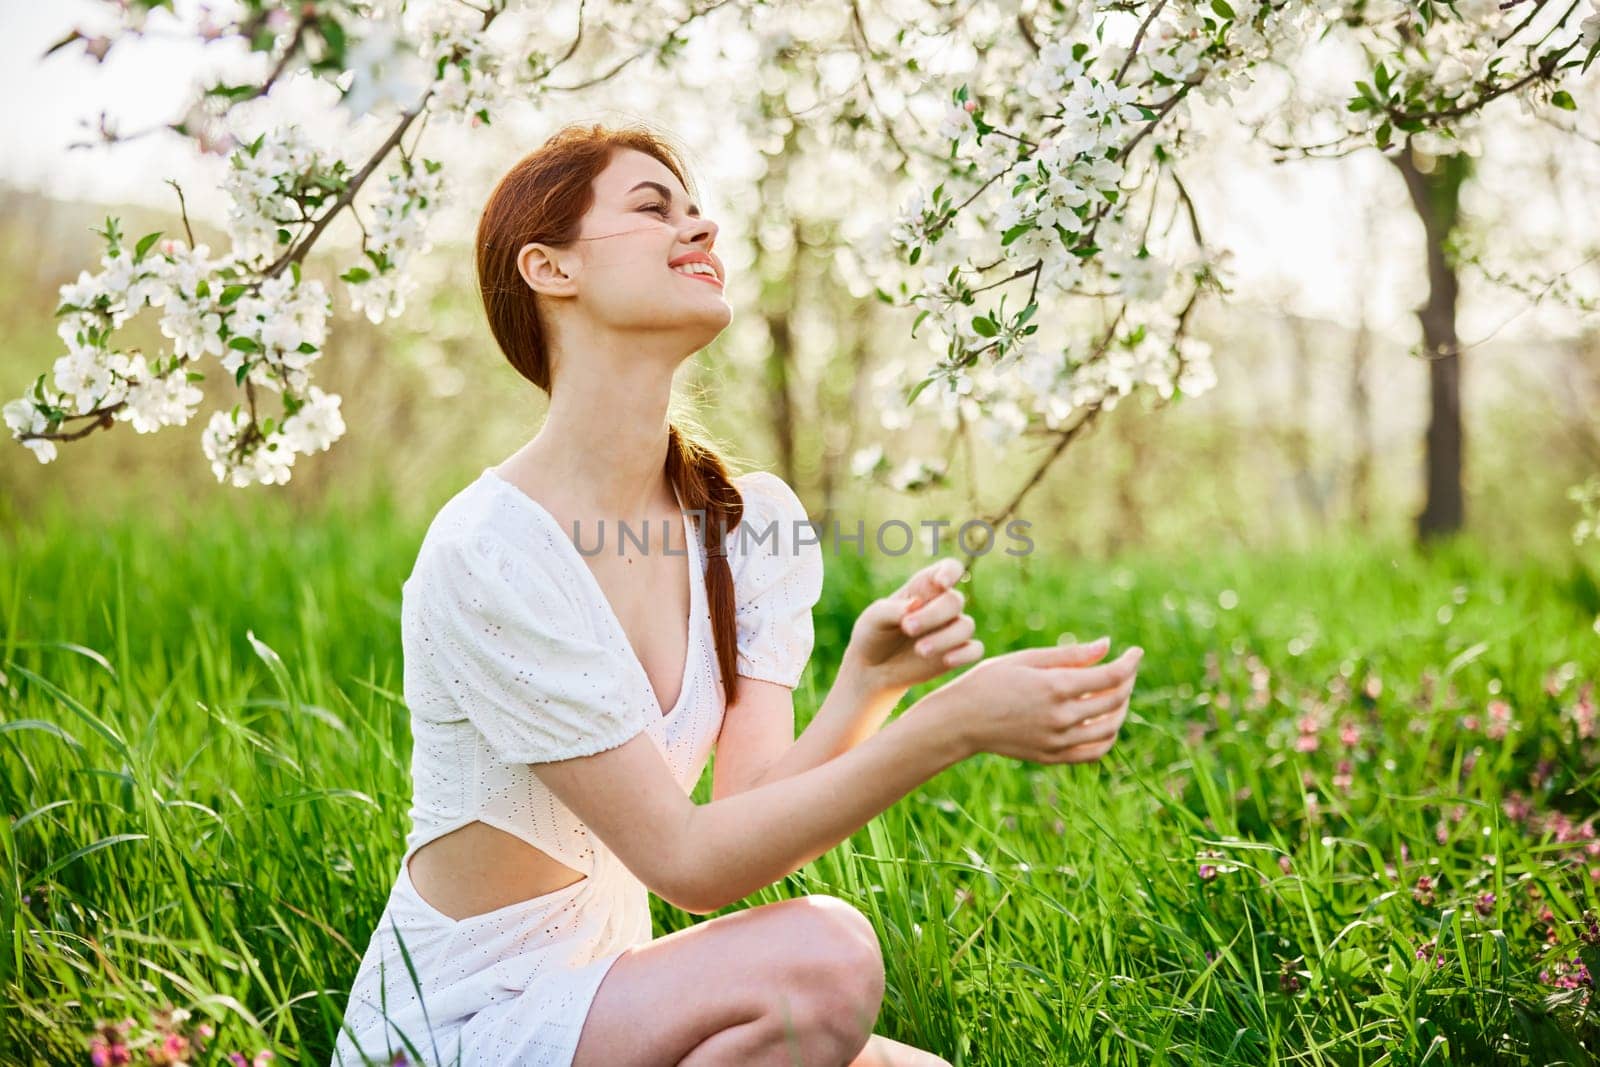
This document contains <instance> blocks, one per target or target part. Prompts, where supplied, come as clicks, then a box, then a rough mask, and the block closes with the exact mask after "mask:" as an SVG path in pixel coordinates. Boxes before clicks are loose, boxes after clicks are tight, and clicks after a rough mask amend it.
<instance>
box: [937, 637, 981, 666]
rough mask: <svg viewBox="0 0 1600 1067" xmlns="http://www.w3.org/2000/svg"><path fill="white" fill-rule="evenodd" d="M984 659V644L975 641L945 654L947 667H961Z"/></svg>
mask: <svg viewBox="0 0 1600 1067" xmlns="http://www.w3.org/2000/svg"><path fill="white" fill-rule="evenodd" d="M982 658H983V642H982V641H978V640H976V639H974V640H972V641H968V642H966V643H965V644H963V645H961V646H960V647H958V648H953V649H951V650H950V651H949V652H946V653H945V654H944V665H945V666H946V667H961V666H964V665H966V664H968V663H976V662H978V661H979V660H980V659H982Z"/></svg>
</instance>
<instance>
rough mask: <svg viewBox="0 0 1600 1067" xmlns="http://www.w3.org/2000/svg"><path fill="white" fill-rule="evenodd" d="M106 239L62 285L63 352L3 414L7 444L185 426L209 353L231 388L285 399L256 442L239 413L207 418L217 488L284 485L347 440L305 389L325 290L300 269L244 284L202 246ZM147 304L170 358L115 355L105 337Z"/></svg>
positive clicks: (40, 448)
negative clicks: (88, 263)
mask: <svg viewBox="0 0 1600 1067" xmlns="http://www.w3.org/2000/svg"><path fill="white" fill-rule="evenodd" d="M105 237H106V241H107V249H106V252H105V254H104V255H103V256H102V257H101V261H100V263H101V268H102V269H101V271H100V272H99V273H98V274H92V275H91V274H90V273H89V272H87V271H84V272H82V273H81V274H80V275H79V276H78V279H77V281H75V282H70V283H68V284H66V285H63V286H62V287H61V294H60V296H61V299H60V304H59V306H58V309H57V315H58V317H59V319H60V323H59V325H58V327H57V329H58V333H59V335H60V337H61V339H62V341H63V342H64V343H65V344H66V346H67V352H66V354H65V355H62V356H61V357H59V358H58V359H57V360H56V362H55V365H54V367H53V368H52V373H51V374H50V375H49V376H48V377H46V376H44V375H41V376H40V378H39V379H38V380H37V381H36V382H35V383H34V386H33V387H32V388H31V389H30V390H29V391H28V392H27V393H26V394H25V395H23V396H21V397H18V398H17V399H15V400H12V401H9V402H8V403H7V404H6V405H5V407H4V418H5V423H6V426H7V428H8V429H9V430H10V431H11V433H12V435H13V436H14V437H18V438H21V437H23V436H24V435H34V434H43V433H52V432H59V427H60V426H61V424H62V423H63V422H64V421H66V420H67V419H71V418H74V417H83V416H91V417H92V416H96V415H101V416H109V417H110V418H111V419H113V420H115V421H118V422H127V423H131V424H132V426H133V428H134V430H135V431H136V432H138V433H152V432H154V431H156V430H158V429H160V428H162V427H163V426H183V425H185V424H187V423H188V421H189V420H190V418H192V417H193V416H194V414H195V412H196V410H197V409H198V407H199V405H200V402H201V401H202V400H203V399H204V394H203V393H202V392H201V391H200V389H199V388H197V387H196V386H195V385H194V384H193V383H194V381H196V380H198V379H199V378H201V377H203V375H202V374H201V373H200V372H198V371H195V370H193V369H192V365H193V363H194V362H195V361H196V360H198V359H200V358H201V357H203V356H207V355H210V356H217V357H220V362H221V364H222V366H223V368H224V369H226V370H227V371H228V372H229V373H230V375H232V376H233V378H234V380H235V381H236V382H238V381H243V380H244V379H245V378H248V379H249V381H250V382H252V383H254V384H258V385H264V386H267V387H269V388H271V389H274V390H277V391H279V392H282V393H283V394H284V408H285V411H286V412H287V413H288V417H287V418H286V419H285V420H284V422H283V424H282V425H281V426H279V427H278V428H277V429H276V430H273V429H272V427H271V420H270V419H268V420H267V421H266V424H265V425H266V426H267V431H266V432H265V433H264V434H263V433H262V432H261V431H260V429H259V428H256V429H255V430H254V431H253V432H252V431H251V422H250V420H249V419H248V418H246V419H244V420H243V421H240V419H239V414H238V409H237V408H236V409H235V411H234V413H233V414H231V415H230V414H223V413H218V414H217V415H215V416H213V418H212V420H211V424H210V426H209V427H208V428H207V431H206V433H205V435H204V438H203V443H204V447H205V451H206V455H207V457H208V458H210V459H211V460H212V465H213V470H214V471H215V472H216V474H217V478H218V480H219V481H220V480H225V479H227V478H229V477H231V478H232V480H233V483H234V484H235V485H246V484H251V483H252V482H269V483H270V482H276V481H280V480H281V478H282V477H283V476H285V475H284V472H286V471H287V469H288V467H289V465H290V464H292V463H293V462H294V456H295V454H296V453H299V452H311V451H318V450H321V449H325V448H327V447H328V445H329V444H331V443H332V442H333V440H335V439H337V438H338V436H339V435H340V434H342V433H343V432H344V425H343V423H342V422H341V421H340V419H339V413H338V406H339V398H338V397H337V396H328V395H326V394H324V393H323V392H322V391H321V390H320V389H318V388H317V387H316V386H314V385H311V384H310V381H309V374H308V371H307V368H308V367H309V366H310V364H311V363H312V362H314V361H315V360H316V359H317V358H318V356H320V354H321V346H322V344H323V341H324V340H325V338H326V334H327V321H328V315H329V311H330V301H329V299H328V295H327V292H326V290H325V289H324V288H323V286H322V283H320V282H317V281H301V279H300V272H299V270H298V268H294V269H291V270H288V271H285V272H284V273H282V274H280V275H278V276H277V277H271V278H266V279H264V280H262V281H259V282H251V281H246V280H243V276H242V275H241V273H240V271H239V269H238V265H237V264H236V263H233V262H231V261H229V260H226V259H223V260H214V259H212V258H211V255H210V249H209V248H207V247H206V246H205V245H197V246H195V247H192V248H191V247H189V246H188V245H186V244H184V243H183V242H180V241H176V240H170V239H169V240H160V239H159V237H158V235H155V234H152V235H151V236H150V237H147V238H145V239H144V240H142V241H140V242H139V245H138V247H137V248H136V249H134V250H133V251H131V252H130V251H129V250H128V249H126V248H124V247H122V243H121V235H120V234H118V233H117V231H116V228H115V223H114V222H112V223H109V224H108V228H107V230H106V231H105ZM146 307H153V308H160V309H162V315H161V320H160V327H161V332H162V334H163V335H165V336H166V337H168V338H169V339H171V340H172V342H173V352H172V354H171V355H168V356H163V357H160V358H156V359H147V358H146V356H145V355H144V354H143V353H140V352H119V351H114V350H112V349H111V348H110V347H109V346H110V342H111V340H112V334H113V332H114V331H115V330H117V329H119V328H120V327H122V326H123V325H124V324H125V323H127V322H128V321H129V320H130V319H131V318H132V317H133V316H135V315H137V314H138V313H139V312H140V311H141V310H143V309H144V308H146ZM302 395H304V396H305V397H306V398H305V399H302ZM224 424H226V426H227V427H228V429H227V430H226V431H225V432H224V431H223V430H222V426H223V425H224ZM224 443H225V444H226V447H223V445H224ZM22 444H24V445H25V446H26V447H27V448H29V449H30V450H31V451H32V452H33V454H34V456H35V457H36V458H37V459H38V460H39V461H40V462H41V463H48V462H50V461H51V460H53V459H55V458H56V454H57V446H56V443H55V441H54V440H51V439H50V438H48V437H32V436H30V437H28V439H26V440H23V441H22ZM236 446H238V447H236Z"/></svg>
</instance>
